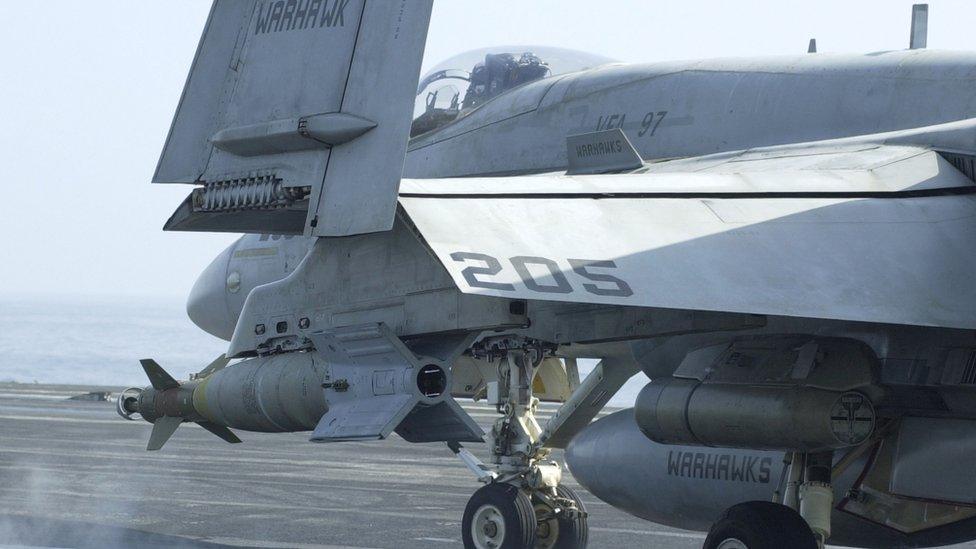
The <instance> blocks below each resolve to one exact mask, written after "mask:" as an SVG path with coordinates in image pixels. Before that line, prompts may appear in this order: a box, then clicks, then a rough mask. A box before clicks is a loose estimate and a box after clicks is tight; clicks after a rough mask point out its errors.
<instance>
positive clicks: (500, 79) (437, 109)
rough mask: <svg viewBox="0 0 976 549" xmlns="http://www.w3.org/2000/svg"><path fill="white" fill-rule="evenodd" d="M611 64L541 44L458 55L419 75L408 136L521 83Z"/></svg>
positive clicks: (413, 135) (593, 56)
mask: <svg viewBox="0 0 976 549" xmlns="http://www.w3.org/2000/svg"><path fill="white" fill-rule="evenodd" d="M613 62H614V61H613V60H612V59H610V58H607V57H603V56H600V55H594V54H590V53H585V52H580V51H574V50H567V49H562V48H549V47H538V46H498V47H494V48H482V49H478V50H472V51H469V52H466V53H462V54H460V55H456V56H454V57H452V58H450V59H448V60H446V61H444V62H442V63H440V64H439V65H437V66H436V67H434V68H433V69H432V70H431V71H430V72H429V73H427V74H426V75H425V76H424V77H423V78H422V79H421V81H420V86H419V87H418V88H417V100H416V103H415V104H414V118H413V125H412V126H411V128H410V137H415V136H418V135H421V134H425V133H427V132H430V131H433V130H436V129H437V128H440V127H441V126H444V125H445V124H448V123H450V122H453V121H454V120H456V119H458V118H460V117H462V116H464V115H466V114H467V113H469V112H471V111H472V110H474V109H476V108H478V107H479V106H480V105H483V104H484V103H485V102H487V101H490V100H491V99H494V98H495V97H498V96H499V95H502V94H503V93H505V92H507V91H508V90H511V89H513V88H517V87H518V86H521V85H523V84H527V83H529V82H534V81H536V80H541V79H543V78H548V77H550V76H557V75H560V74H566V73H570V72H576V71H581V70H584V69H589V68H593V67H597V66H600V65H605V64H607V63H613Z"/></svg>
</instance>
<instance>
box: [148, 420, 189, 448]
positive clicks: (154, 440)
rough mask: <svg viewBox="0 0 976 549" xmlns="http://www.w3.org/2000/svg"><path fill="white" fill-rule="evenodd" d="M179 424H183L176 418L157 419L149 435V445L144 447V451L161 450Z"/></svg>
mask: <svg viewBox="0 0 976 549" xmlns="http://www.w3.org/2000/svg"><path fill="white" fill-rule="evenodd" d="M180 423H183V420H182V419H180V418H178V417H171V416H162V417H159V418H157V419H156V422H155V423H153V430H152V434H151V435H149V445H148V446H146V450H149V451H153V450H159V449H160V448H162V447H163V444H166V441H167V440H169V437H171V436H173V433H174V432H176V428H177V427H179V426H180Z"/></svg>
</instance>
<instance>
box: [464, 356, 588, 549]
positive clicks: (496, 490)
mask: <svg viewBox="0 0 976 549" xmlns="http://www.w3.org/2000/svg"><path fill="white" fill-rule="evenodd" d="M478 352H480V353H481V354H482V357H483V358H487V359H488V360H489V361H490V362H494V363H496V364H497V367H498V383H497V384H496V385H492V386H491V387H490V389H489V391H488V393H489V395H488V401H489V403H491V404H494V405H495V406H496V408H497V410H498V411H499V413H501V414H503V415H502V417H501V418H499V419H498V420H497V421H495V425H494V427H493V428H492V430H491V434H490V435H489V451H490V454H491V463H492V465H493V469H489V468H488V467H487V466H485V465H484V464H482V463H480V462H479V461H478V459H477V458H475V457H474V456H473V455H471V454H470V453H469V452H468V451H467V450H464V449H463V448H460V447H459V446H457V445H452V450H454V451H455V453H457V454H458V455H459V456H460V457H461V459H463V460H464V461H465V463H466V464H467V465H468V466H469V468H471V469H472V470H473V471H475V473H476V474H477V475H478V477H479V480H481V481H482V482H485V483H486V485H485V486H483V487H482V488H480V489H479V490H478V491H477V492H475V493H474V495H473V496H472V497H471V499H470V500H469V501H468V505H467V507H466V508H465V510H464V516H463V519H462V521H461V538H462V540H463V541H464V547H465V548H467V549H529V548H536V549H582V548H584V547H586V544H587V538H588V532H589V531H588V527H587V524H586V510H585V509H584V507H583V502H582V501H580V499H579V497H578V496H577V495H576V493H575V492H573V490H571V489H569V488H567V487H566V486H563V485H561V484H560V481H561V480H562V468H561V467H560V465H559V463H557V462H556V461H553V460H551V459H550V450H549V449H548V448H545V447H543V437H542V435H543V431H542V428H541V427H540V426H539V423H538V422H537V421H536V418H535V414H536V410H537V407H538V404H539V399H537V398H535V397H534V396H532V381H533V378H534V377H535V373H536V370H537V368H538V367H539V365H540V364H541V363H542V360H543V358H544V355H545V353H546V349H544V347H543V346H542V345H539V344H535V343H533V342H529V341H526V340H522V339H518V338H499V339H495V340H491V341H489V342H487V343H484V344H483V345H482V346H481V347H480V348H479V350H478Z"/></svg>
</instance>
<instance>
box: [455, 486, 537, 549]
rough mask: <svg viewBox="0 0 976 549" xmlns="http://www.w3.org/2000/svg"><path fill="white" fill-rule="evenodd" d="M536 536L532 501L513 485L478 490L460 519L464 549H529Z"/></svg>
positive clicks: (484, 487) (485, 487)
mask: <svg viewBox="0 0 976 549" xmlns="http://www.w3.org/2000/svg"><path fill="white" fill-rule="evenodd" d="M535 532H536V522H535V510H534V509H533V508H532V500H530V499H529V496H527V495H526V494H525V493H524V492H522V491H521V490H519V489H518V488H516V487H515V486H512V485H511V484H504V483H492V484H488V485H486V486H483V487H481V488H480V489H478V491H477V492H475V493H474V495H472V496H471V499H469V500H468V505H467V506H466V507H465V508H464V517H463V518H462V519H461V539H462V540H463V541H464V547H465V549H530V548H531V547H532V546H533V544H534V543H535Z"/></svg>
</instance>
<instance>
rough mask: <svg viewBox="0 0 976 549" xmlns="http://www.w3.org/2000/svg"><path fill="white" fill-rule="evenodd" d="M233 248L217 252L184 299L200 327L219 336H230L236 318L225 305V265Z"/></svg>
mask: <svg viewBox="0 0 976 549" xmlns="http://www.w3.org/2000/svg"><path fill="white" fill-rule="evenodd" d="M232 253H233V247H231V248H228V249H226V250H224V251H223V252H222V253H221V254H220V255H218V256H217V257H216V258H215V259H214V260H213V262H211V263H210V265H208V266H207V268H206V269H204V271H203V272H202V273H200V276H199V277H198V278H197V281H196V282H195V283H194V284H193V289H192V290H190V296H189V297H188V298H187V301H186V313H187V315H189V317H190V320H192V321H193V323H194V324H196V325H197V326H198V327H200V329H201V330H203V331H205V332H207V333H208V334H211V335H213V336H215V337H219V338H221V339H225V340H230V338H231V336H233V335H234V325H235V324H236V320H235V319H234V318H231V315H230V311H229V309H228V307H227V284H228V278H227V276H228V275H227V265H228V263H229V262H230V258H231V254H232Z"/></svg>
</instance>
